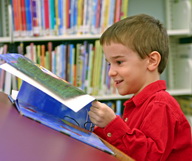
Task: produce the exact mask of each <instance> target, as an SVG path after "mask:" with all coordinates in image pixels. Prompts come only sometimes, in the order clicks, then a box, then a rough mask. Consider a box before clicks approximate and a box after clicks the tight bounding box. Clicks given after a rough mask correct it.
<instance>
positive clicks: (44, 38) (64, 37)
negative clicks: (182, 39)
mask: <svg viewBox="0 0 192 161" xmlns="http://www.w3.org/2000/svg"><path fill="white" fill-rule="evenodd" d="M167 32H168V35H169V36H182V35H190V34H191V32H190V30H187V29H186V30H168V31H167ZM100 36H101V35H100V34H97V35H94V34H84V35H75V34H74V35H62V36H39V37H18V38H13V42H30V41H34V42H35V41H62V40H85V39H86V40H94V39H99V38H100ZM0 42H2V43H6V42H9V43H10V42H11V38H10V37H0Z"/></svg>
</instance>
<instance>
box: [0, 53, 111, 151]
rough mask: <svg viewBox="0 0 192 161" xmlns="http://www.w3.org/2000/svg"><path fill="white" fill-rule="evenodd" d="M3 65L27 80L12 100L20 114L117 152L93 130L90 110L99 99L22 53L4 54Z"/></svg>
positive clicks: (10, 71) (7, 69)
mask: <svg viewBox="0 0 192 161" xmlns="http://www.w3.org/2000/svg"><path fill="white" fill-rule="evenodd" d="M0 64H1V65H0V68H2V69H3V70H6V71H7V72H9V73H11V74H13V75H15V76H16V77H19V78H20V79H22V80H23V82H22V85H21V87H20V90H19V91H18V94H17V96H16V97H15V99H13V100H12V101H13V102H14V103H15V105H16V107H17V110H18V111H19V113H20V114H22V115H24V116H26V117H28V118H31V119H33V120H35V121H38V122H40V123H42V124H44V125H46V126H48V127H50V128H52V129H54V130H57V131H59V132H62V133H64V134H66V135H69V136H70V137H72V138H74V139H77V140H79V141H82V142H84V143H86V144H88V145H90V146H92V147H95V148H98V149H100V150H102V151H105V152H108V153H110V154H114V153H113V152H112V151H111V150H110V149H109V148H108V147H107V146H106V145H105V144H104V143H103V142H102V141H101V140H100V138H99V137H98V136H97V135H95V134H94V133H93V132H92V131H93V128H94V125H93V123H92V122H91V121H90V119H89V116H88V111H89V110H90V107H91V102H92V101H94V100H95V98H93V97H92V96H90V95H88V94H86V93H85V92H83V91H82V90H80V89H79V88H77V87H74V86H73V85H71V84H69V83H68V82H66V81H65V80H63V79H61V78H59V77H58V76H56V75H55V74H53V73H52V72H50V71H49V70H47V69H45V68H44V67H42V66H39V65H37V64H35V63H34V62H33V61H31V60H30V59H28V58H26V57H25V56H23V55H21V54H2V55H0ZM10 98H11V97H10Z"/></svg>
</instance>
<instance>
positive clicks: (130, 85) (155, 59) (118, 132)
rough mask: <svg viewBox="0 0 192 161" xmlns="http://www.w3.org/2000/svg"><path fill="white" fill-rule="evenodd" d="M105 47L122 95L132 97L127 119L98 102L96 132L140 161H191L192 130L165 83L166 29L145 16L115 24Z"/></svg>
mask: <svg viewBox="0 0 192 161" xmlns="http://www.w3.org/2000/svg"><path fill="white" fill-rule="evenodd" d="M100 42H101V45H102V47H103V51H104V55H105V58H106V61H107V62H108V63H109V67H110V68H109V72H108V74H109V76H110V77H111V78H112V79H113V81H114V84H115V86H116V88H117V90H118V92H119V94H120V95H128V94H133V97H132V98H131V99H129V100H127V101H126V102H125V103H124V106H125V107H124V113H123V116H122V118H120V117H119V116H116V115H115V113H114V112H113V110H112V109H111V108H109V107H108V106H107V105H105V104H103V103H100V102H98V101H95V102H93V103H92V107H91V110H90V111H89V116H90V119H91V121H92V122H93V123H94V124H95V125H96V126H97V127H96V128H95V130H94V132H95V133H96V134H97V135H99V136H100V137H101V138H103V139H105V140H106V141H108V142H109V143H111V144H112V145H114V146H115V147H117V148H118V149H120V150H121V151H123V152H124V153H126V154H128V155H129V156H131V157H132V158H133V159H135V160H136V161H192V136H191V129H190V125H189V123H188V121H187V120H186V118H185V116H184V114H183V113H182V111H181V109H180V107H179V104H178V103H177V102H176V100H175V99H174V98H173V97H172V96H171V95H170V94H168V93H167V92H166V83H165V81H164V80H160V74H161V73H162V72H163V70H164V69H165V67H166V64H167V59H168V52H169V49H168V35H167V32H166V29H165V28H163V26H162V24H161V23H160V22H159V21H158V20H156V19H154V18H153V17H151V16H148V15H145V14H140V15H135V16H131V17H128V18H125V19H123V20H121V21H119V22H117V23H115V24H113V25H112V26H111V27H109V28H108V29H107V30H106V31H105V32H104V33H103V34H102V36H101V39H100Z"/></svg>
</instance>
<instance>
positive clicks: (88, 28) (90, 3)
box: [11, 0, 128, 37]
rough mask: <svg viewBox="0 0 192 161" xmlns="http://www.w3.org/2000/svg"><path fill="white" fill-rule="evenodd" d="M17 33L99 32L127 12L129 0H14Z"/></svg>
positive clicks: (20, 35)
mask: <svg viewBox="0 0 192 161" xmlns="http://www.w3.org/2000/svg"><path fill="white" fill-rule="evenodd" d="M11 5H12V10H13V11H12V13H13V21H14V36H15V37H22V36H24V37H26V36H47V35H64V34H90V33H91V34H99V33H101V32H102V31H103V30H104V29H106V28H107V27H108V26H110V25H111V24H113V23H114V22H117V21H119V20H120V19H122V18H124V17H126V16H127V14H128V0H12V1H11Z"/></svg>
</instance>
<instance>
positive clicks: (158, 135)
mask: <svg viewBox="0 0 192 161" xmlns="http://www.w3.org/2000/svg"><path fill="white" fill-rule="evenodd" d="M148 109H150V110H148V111H146V113H145V117H144V119H143V122H142V124H141V125H140V127H137V128H132V129H131V128H130V127H129V126H128V123H127V122H125V121H123V120H122V119H121V118H120V117H119V116H117V117H116V119H114V120H113V121H112V122H110V123H109V124H108V125H107V126H106V127H105V128H99V127H97V128H96V129H95V131H94V132H95V133H96V134H98V135H99V136H101V137H102V138H103V139H105V140H106V141H108V142H109V143H111V144H112V145H114V146H115V147H117V148H118V149H120V150H122V151H123V152H125V153H126V154H128V155H129V156H131V157H133V158H134V159H136V160H139V161H146V160H149V161H152V160H153V161H157V160H162V161H163V160H166V158H167V157H168V155H169V153H170V151H171V149H172V148H173V146H174V142H175V141H176V140H175V138H176V136H177V135H182V136H177V138H179V139H180V143H181V144H183V146H186V144H189V143H187V140H188V141H190V138H191V136H189V135H190V132H189V130H190V127H189V126H185V127H184V128H187V130H183V132H184V133H185V132H186V133H185V134H184V133H179V132H178V131H177V129H178V126H180V125H181V124H182V123H181V122H182V121H184V122H185V121H186V120H185V119H183V120H178V118H179V117H180V116H178V115H177V114H176V113H172V112H173V111H170V108H168V107H167V104H165V103H157V102H156V103H154V102H153V103H152V104H150V105H149V107H148ZM185 136H186V137H188V139H183V140H182V137H185ZM184 140H185V141H184ZM176 146H180V145H176ZM174 148H176V149H177V147H174Z"/></svg>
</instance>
